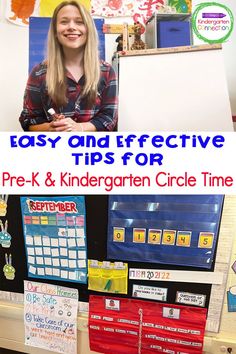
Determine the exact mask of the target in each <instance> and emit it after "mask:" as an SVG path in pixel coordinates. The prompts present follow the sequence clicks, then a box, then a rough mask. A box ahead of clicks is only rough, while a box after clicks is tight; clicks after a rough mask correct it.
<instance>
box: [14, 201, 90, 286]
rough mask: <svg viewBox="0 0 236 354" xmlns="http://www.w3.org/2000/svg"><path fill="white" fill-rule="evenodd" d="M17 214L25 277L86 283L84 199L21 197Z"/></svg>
mask: <svg viewBox="0 0 236 354" xmlns="http://www.w3.org/2000/svg"><path fill="white" fill-rule="evenodd" d="M21 212H22V221H23V230H24V239H25V249H26V257H27V266H28V276H29V277H31V278H39V279H40V278H42V279H53V280H63V281H69V282H78V283H86V282H87V250H86V223H85V202H84V197H83V196H75V197H74V196H70V197H30V196H28V197H21Z"/></svg>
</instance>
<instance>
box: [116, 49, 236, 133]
mask: <svg viewBox="0 0 236 354" xmlns="http://www.w3.org/2000/svg"><path fill="white" fill-rule="evenodd" d="M206 47H209V45H207V46H206ZM183 48H184V47H183ZM172 49H173V48H172ZM183 50H184V49H183ZM146 52H148V50H147V51H146ZM127 53H129V52H127ZM140 53H141V52H140ZM118 130H119V131H134V130H135V131H155V130H157V131H158V130H162V131H170V130H175V131H181V130H184V131H193V130H199V131H200V130H201V131H233V123H232V113H231V109H230V101H229V95H228V89H227V82H226V75H225V69H224V62H223V55H222V50H221V49H220V48H218V49H211V50H195V49H194V51H191V50H185V51H182V52H181V49H180V48H179V49H176V51H173V50H172V51H170V52H168V50H166V51H161V50H158V49H156V50H155V51H153V54H148V55H145V54H137V55H129V54H128V55H121V56H120V57H119V124H118Z"/></svg>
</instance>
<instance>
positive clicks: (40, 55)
mask: <svg viewBox="0 0 236 354" xmlns="http://www.w3.org/2000/svg"><path fill="white" fill-rule="evenodd" d="M50 21H51V18H50V17H30V22H29V72H30V71H31V70H32V69H33V67H34V66H35V65H36V64H38V63H41V62H42V61H43V60H44V59H45V54H46V46H47V34H48V29H49V25H50ZM94 23H95V26H96V28H97V32H98V37H99V52H100V58H101V59H104V60H105V35H104V33H103V31H102V27H103V24H104V20H103V19H94Z"/></svg>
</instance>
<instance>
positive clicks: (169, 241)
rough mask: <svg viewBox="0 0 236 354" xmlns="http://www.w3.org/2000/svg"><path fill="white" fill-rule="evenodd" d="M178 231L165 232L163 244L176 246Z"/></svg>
mask: <svg viewBox="0 0 236 354" xmlns="http://www.w3.org/2000/svg"><path fill="white" fill-rule="evenodd" d="M175 237H176V231H175V230H163V237H162V244H163V245H174V244H175Z"/></svg>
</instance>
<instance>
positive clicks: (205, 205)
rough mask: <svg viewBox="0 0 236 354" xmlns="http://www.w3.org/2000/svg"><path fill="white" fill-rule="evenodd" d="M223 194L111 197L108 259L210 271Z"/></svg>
mask: <svg viewBox="0 0 236 354" xmlns="http://www.w3.org/2000/svg"><path fill="white" fill-rule="evenodd" d="M222 206H223V196H221V195H120V196H119V195H113V196H109V211H108V212H109V215H108V245H107V255H108V258H111V259H117V260H122V261H123V260H124V261H136V262H149V263H161V264H176V265H183V266H194V267H200V268H207V269H210V268H211V266H212V263H213V260H214V255H215V250H216V244H217V239H218V231H219V226H220V219H221V212H222Z"/></svg>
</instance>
